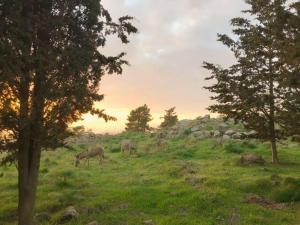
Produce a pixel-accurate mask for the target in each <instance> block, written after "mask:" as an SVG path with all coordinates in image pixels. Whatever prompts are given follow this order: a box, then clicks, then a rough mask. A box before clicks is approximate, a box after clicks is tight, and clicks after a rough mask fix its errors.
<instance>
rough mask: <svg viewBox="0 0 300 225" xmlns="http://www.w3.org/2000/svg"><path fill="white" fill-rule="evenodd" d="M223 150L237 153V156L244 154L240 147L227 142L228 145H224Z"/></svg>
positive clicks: (234, 143)
mask: <svg viewBox="0 0 300 225" xmlns="http://www.w3.org/2000/svg"><path fill="white" fill-rule="evenodd" d="M224 149H225V151H226V152H231V153H237V154H240V153H242V152H244V150H243V148H242V146H241V145H239V144H238V143H236V142H233V141H229V142H228V143H226V144H225V146H224Z"/></svg>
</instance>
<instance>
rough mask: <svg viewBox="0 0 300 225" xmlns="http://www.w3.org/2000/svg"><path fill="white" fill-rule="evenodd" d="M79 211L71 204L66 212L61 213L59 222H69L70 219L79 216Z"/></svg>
mask: <svg viewBox="0 0 300 225" xmlns="http://www.w3.org/2000/svg"><path fill="white" fill-rule="evenodd" d="M78 215H79V214H78V212H77V211H76V209H75V208H74V206H69V207H68V208H67V209H66V210H65V211H64V213H63V214H62V215H61V217H60V218H59V221H58V223H59V224H64V223H67V222H69V221H70V220H72V219H74V218H76V217H78Z"/></svg>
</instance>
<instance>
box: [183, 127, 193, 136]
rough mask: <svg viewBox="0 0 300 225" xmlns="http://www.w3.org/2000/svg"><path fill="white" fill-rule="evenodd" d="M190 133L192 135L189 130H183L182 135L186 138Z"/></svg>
mask: <svg viewBox="0 0 300 225" xmlns="http://www.w3.org/2000/svg"><path fill="white" fill-rule="evenodd" d="M191 133H192V130H191V129H190V128H189V129H186V130H184V132H183V134H184V135H185V136H188V135H190V134H191Z"/></svg>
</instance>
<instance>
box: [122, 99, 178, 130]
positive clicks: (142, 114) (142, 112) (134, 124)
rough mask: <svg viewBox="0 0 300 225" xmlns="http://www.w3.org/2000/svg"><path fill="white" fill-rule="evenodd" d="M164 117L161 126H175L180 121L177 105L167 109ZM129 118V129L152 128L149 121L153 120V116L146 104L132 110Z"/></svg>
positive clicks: (127, 127) (127, 126) (127, 128)
mask: <svg viewBox="0 0 300 225" xmlns="http://www.w3.org/2000/svg"><path fill="white" fill-rule="evenodd" d="M162 118H163V122H162V123H161V124H160V128H167V127H172V126H174V125H175V124H176V123H177V121H178V116H177V114H176V112H175V107H172V108H170V109H168V110H166V111H165V115H164V117H162ZM127 120H128V122H127V123H126V128H125V129H126V130H127V131H136V132H146V131H151V129H152V128H151V127H150V125H149V122H151V121H152V120H153V117H152V116H151V114H150V108H149V107H148V106H147V105H146V104H145V105H143V106H140V107H138V108H136V109H134V110H132V111H131V112H130V114H129V116H128V118H127Z"/></svg>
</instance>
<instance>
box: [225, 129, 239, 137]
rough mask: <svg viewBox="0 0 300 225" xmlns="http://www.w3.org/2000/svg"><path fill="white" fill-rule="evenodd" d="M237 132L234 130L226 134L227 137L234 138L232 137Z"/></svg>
mask: <svg viewBox="0 0 300 225" xmlns="http://www.w3.org/2000/svg"><path fill="white" fill-rule="evenodd" d="M235 133H236V132H235V131H234V130H227V131H226V132H225V134H226V135H228V136H232V135H234V134H235Z"/></svg>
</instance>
